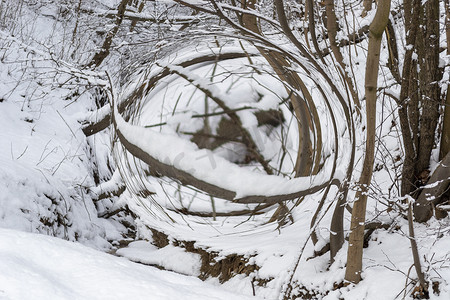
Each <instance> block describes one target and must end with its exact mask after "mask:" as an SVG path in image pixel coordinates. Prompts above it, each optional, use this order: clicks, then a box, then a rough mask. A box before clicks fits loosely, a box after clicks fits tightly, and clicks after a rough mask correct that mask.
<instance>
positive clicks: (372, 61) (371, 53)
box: [345, 0, 391, 283]
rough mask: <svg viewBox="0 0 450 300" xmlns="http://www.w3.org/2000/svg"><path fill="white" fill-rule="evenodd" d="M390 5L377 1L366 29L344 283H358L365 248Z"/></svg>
mask: <svg viewBox="0 0 450 300" xmlns="http://www.w3.org/2000/svg"><path fill="white" fill-rule="evenodd" d="M390 7H391V1H390V0H379V1H378V7H377V11H376V14H375V17H374V19H373V21H372V23H371V24H370V29H369V48H368V53H367V62H366V75H365V92H366V115H367V121H366V122H367V129H366V151H365V152H366V153H365V157H364V165H363V171H362V173H361V177H360V180H359V189H358V191H357V192H356V195H355V203H354V205H353V210H352V219H351V225H350V230H351V231H350V237H349V247H348V252H347V268H346V271H345V280H347V281H349V282H353V283H358V282H359V281H360V280H361V271H362V255H363V244H364V222H365V218H366V204H367V191H368V187H369V185H370V182H371V179H372V171H373V163H374V156H375V133H376V132H375V125H376V124H375V123H376V120H375V119H376V103H377V80H378V68H379V62H380V47H381V40H382V37H383V32H384V30H385V28H386V26H387V23H388V20H389V13H390Z"/></svg>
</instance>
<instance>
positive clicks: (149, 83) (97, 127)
mask: <svg viewBox="0 0 450 300" xmlns="http://www.w3.org/2000/svg"><path fill="white" fill-rule="evenodd" d="M247 55H252V56H254V55H255V54H249V53H243V52H226V53H217V54H216V53H209V54H206V55H201V56H199V57H195V58H192V59H190V60H187V61H184V62H181V63H179V64H178V65H179V66H181V67H184V68H186V67H190V66H193V65H196V64H200V63H205V62H216V61H218V60H228V59H236V58H243V57H247ZM168 75H170V72H169V71H168V70H162V71H161V72H159V73H157V74H155V75H154V76H152V77H150V78H149V79H148V80H146V81H145V82H144V83H142V84H141V85H140V86H139V87H138V88H136V89H135V90H134V91H133V93H131V94H130V95H129V96H128V97H127V98H126V99H125V100H124V101H122V102H120V103H119V104H118V109H119V112H120V113H122V112H124V111H125V110H126V109H127V107H129V106H130V105H131V104H132V103H133V102H134V101H135V100H136V99H139V98H142V97H143V96H145V95H147V94H148V92H149V91H150V90H151V89H152V88H153V87H154V86H155V84H156V83H157V82H158V81H159V80H161V79H162V78H164V77H166V76H168ZM100 109H101V110H105V109H106V110H108V111H107V112H106V113H104V114H103V117H101V118H100V120H96V121H95V122H91V123H89V124H87V125H85V126H84V127H83V129H82V130H83V133H84V134H85V135H86V136H90V135H93V134H96V133H98V132H100V131H102V130H105V129H106V128H108V126H109V125H110V124H111V112H110V111H109V109H108V107H106V106H104V107H102V108H100ZM98 111H99V110H98ZM95 114H96V113H95V112H94V113H93V115H95Z"/></svg>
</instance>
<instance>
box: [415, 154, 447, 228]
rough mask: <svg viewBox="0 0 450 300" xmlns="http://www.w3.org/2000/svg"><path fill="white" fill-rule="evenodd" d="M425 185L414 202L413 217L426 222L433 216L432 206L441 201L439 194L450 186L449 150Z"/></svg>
mask: <svg viewBox="0 0 450 300" xmlns="http://www.w3.org/2000/svg"><path fill="white" fill-rule="evenodd" d="M427 186H429V187H425V188H424V189H423V190H422V192H421V193H420V195H419V198H418V199H417V201H416V202H415V203H414V217H415V218H416V221H418V222H426V221H428V220H429V219H430V218H431V217H432V216H433V206H436V205H437V204H439V203H440V202H441V196H442V195H443V194H444V193H445V191H446V190H447V189H448V187H449V186H450V152H447V155H446V156H445V157H444V158H443V159H442V161H441V162H440V163H439V165H438V166H437V168H436V170H435V171H434V172H433V175H431V178H430V180H429V181H428V183H427Z"/></svg>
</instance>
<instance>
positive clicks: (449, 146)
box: [439, 1, 450, 159]
mask: <svg viewBox="0 0 450 300" xmlns="http://www.w3.org/2000/svg"><path fill="white" fill-rule="evenodd" d="M445 31H446V34H447V55H450V3H449V2H448V1H446V2H445ZM448 152H450V84H448V85H447V97H446V100H445V103H444V120H443V124H442V136H441V150H440V153H439V158H440V159H443V158H444V156H445V155H446V154H447V153H448Z"/></svg>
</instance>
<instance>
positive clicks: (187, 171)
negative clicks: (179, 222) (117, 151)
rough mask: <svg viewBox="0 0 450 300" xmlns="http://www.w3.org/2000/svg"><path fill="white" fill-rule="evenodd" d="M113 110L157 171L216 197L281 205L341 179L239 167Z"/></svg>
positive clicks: (122, 135) (125, 135) (129, 143)
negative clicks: (287, 175) (129, 120)
mask: <svg viewBox="0 0 450 300" xmlns="http://www.w3.org/2000/svg"><path fill="white" fill-rule="evenodd" d="M113 105H114V108H113V123H114V127H115V130H116V133H117V135H118V137H119V140H120V142H121V143H122V145H123V146H124V147H125V149H127V151H128V152H130V153H131V154H132V155H133V156H135V157H137V158H139V159H140V160H142V161H143V162H145V163H147V164H148V165H149V166H150V167H151V168H152V169H153V170H154V171H155V172H157V173H160V174H162V175H164V176H167V177H169V178H172V179H175V180H178V181H180V182H181V183H182V184H184V185H190V186H193V187H195V188H197V189H200V190H202V191H204V192H206V193H208V194H209V195H211V196H213V197H218V198H222V199H226V200H232V201H234V202H237V203H276V202H280V201H285V200H292V199H296V198H298V197H302V196H306V195H309V194H314V193H316V192H319V191H321V190H322V189H324V188H325V187H326V186H328V185H330V184H335V185H337V184H339V180H337V179H334V180H328V179H327V176H326V174H324V172H322V173H320V174H319V175H317V176H313V177H300V178H295V179H286V178H283V177H280V176H275V175H265V174H262V173H256V172H252V171H250V170H248V169H245V168H242V167H239V166H237V165H235V164H233V163H231V162H229V161H227V160H226V159H224V158H222V157H219V156H216V155H214V154H213V153H212V152H211V151H210V150H207V149H201V150H199V149H198V148H197V147H196V146H195V144H193V143H191V142H190V141H186V140H183V139H180V138H179V137H177V136H173V135H167V134H164V133H160V132H157V131H154V130H152V129H149V128H144V127H140V126H135V125H131V124H129V123H127V122H126V121H125V120H124V119H123V117H122V116H121V115H120V114H119V111H118V108H117V106H115V104H113Z"/></svg>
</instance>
